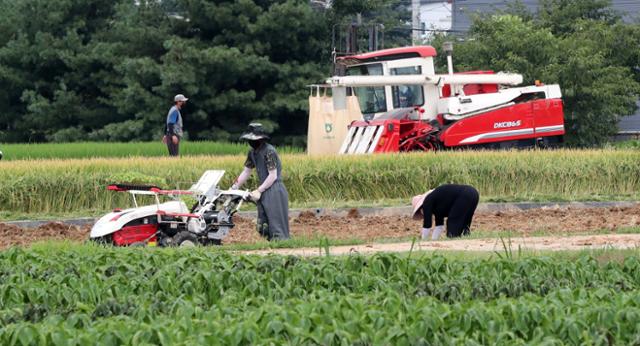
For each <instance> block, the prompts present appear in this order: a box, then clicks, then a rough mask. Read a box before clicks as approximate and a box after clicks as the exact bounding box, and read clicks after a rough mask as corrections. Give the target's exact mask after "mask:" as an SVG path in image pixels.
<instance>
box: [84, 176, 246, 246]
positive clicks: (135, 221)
mask: <svg viewBox="0 0 640 346" xmlns="http://www.w3.org/2000/svg"><path fill="white" fill-rule="evenodd" d="M223 175H224V171H222V170H211V171H206V172H205V173H204V174H203V175H202V177H201V178H200V180H198V182H197V183H195V184H194V185H193V186H191V188H190V189H189V190H164V189H161V188H159V187H156V186H140V185H125V184H113V185H109V186H108V187H107V189H109V190H111V191H115V192H125V193H129V194H131V197H132V199H133V204H134V207H133V208H129V209H122V210H121V209H115V210H114V211H113V212H111V213H108V214H107V215H105V216H103V217H101V218H100V219H99V220H98V222H96V223H95V225H94V226H93V228H92V229H91V234H90V238H91V239H92V240H94V241H97V242H99V243H103V244H112V245H116V246H131V245H159V246H194V245H220V244H221V243H222V240H223V239H224V238H225V237H226V236H227V235H228V234H229V231H230V230H231V229H232V228H233V227H234V223H233V215H234V214H235V213H236V212H237V211H238V210H239V209H240V207H241V206H242V203H243V202H244V201H248V200H250V199H249V192H248V191H242V190H220V189H218V183H219V181H220V179H221V178H222V176H223ZM143 195H144V196H151V197H152V198H153V199H154V201H155V203H153V204H151V205H145V206H139V205H138V199H137V198H136V196H143ZM182 195H190V196H193V197H194V198H195V200H196V202H195V204H194V205H193V206H192V207H191V208H188V207H187V205H186V204H185V202H183V201H182V200H181V199H180V198H179V197H180V196H182ZM161 198H162V199H166V198H169V199H170V200H169V201H166V202H160V200H161Z"/></svg>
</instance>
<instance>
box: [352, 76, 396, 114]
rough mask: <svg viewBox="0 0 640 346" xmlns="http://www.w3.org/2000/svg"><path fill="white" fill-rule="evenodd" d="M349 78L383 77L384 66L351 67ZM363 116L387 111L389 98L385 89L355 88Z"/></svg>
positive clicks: (381, 87)
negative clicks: (385, 93)
mask: <svg viewBox="0 0 640 346" xmlns="http://www.w3.org/2000/svg"><path fill="white" fill-rule="evenodd" d="M347 76H382V64H369V65H359V66H351V67H349V68H348V69H347ZM353 90H354V92H355V94H356V97H357V98H358V103H359V104H360V111H361V112H362V114H373V113H380V112H386V111H387V98H386V97H385V95H384V87H383V86H379V87H357V88H353Z"/></svg>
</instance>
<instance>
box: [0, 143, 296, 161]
mask: <svg viewBox="0 0 640 346" xmlns="http://www.w3.org/2000/svg"><path fill="white" fill-rule="evenodd" d="M247 148H248V146H247V145H246V143H226V142H212V141H188V140H185V141H183V142H182V143H180V153H181V154H182V155H184V156H196V155H214V156H215V155H239V154H242V153H246V152H247ZM0 151H2V152H3V154H4V157H3V160H9V161H13V160H35V159H83V158H96V157H136V156H140V157H151V156H154V157H156V156H167V147H166V146H165V145H164V144H163V143H162V142H160V141H157V142H129V143H111V142H78V143H33V144H2V143H0ZM281 151H282V152H286V153H299V152H302V151H303V150H302V149H301V148H294V147H284V148H281Z"/></svg>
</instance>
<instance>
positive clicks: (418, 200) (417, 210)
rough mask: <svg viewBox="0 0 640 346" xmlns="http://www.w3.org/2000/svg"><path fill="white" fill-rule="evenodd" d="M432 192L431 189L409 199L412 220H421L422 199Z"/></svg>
mask: <svg viewBox="0 0 640 346" xmlns="http://www.w3.org/2000/svg"><path fill="white" fill-rule="evenodd" d="M432 191H433V189H431V190H429V191H427V192H426V193H423V194H422V195H417V196H413V198H412V199H411V205H412V206H413V214H412V215H413V216H412V217H413V219H414V220H419V219H420V218H422V203H424V199H425V198H427V196H428V195H429V194H430V193H431V192H432Z"/></svg>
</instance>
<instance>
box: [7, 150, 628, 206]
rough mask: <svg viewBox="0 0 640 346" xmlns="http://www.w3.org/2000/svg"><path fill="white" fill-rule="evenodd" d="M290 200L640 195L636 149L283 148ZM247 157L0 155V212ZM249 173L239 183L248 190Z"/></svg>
mask: <svg viewBox="0 0 640 346" xmlns="http://www.w3.org/2000/svg"><path fill="white" fill-rule="evenodd" d="M281 158H282V161H283V179H284V183H285V185H286V186H287V189H288V191H289V196H290V201H291V203H292V204H293V205H296V204H297V205H300V204H305V205H315V206H323V205H326V204H328V203H333V202H335V201H355V202H356V203H369V202H372V201H379V200H385V199H394V200H396V201H397V200H402V201H404V200H406V201H407V202H406V203H407V204H408V199H409V197H411V196H413V195H415V194H418V193H422V192H424V191H426V190H428V189H430V188H433V187H435V186H437V185H440V184H443V183H460V184H470V185H473V186H475V187H476V188H477V189H478V190H479V191H480V194H481V198H482V199H483V200H485V201H505V200H507V201H531V200H547V201H577V200H582V201H584V200H602V199H607V200H610V199H619V200H620V199H622V200H624V199H627V200H633V199H638V197H639V191H640V151H637V150H631V149H626V150H613V149H611V150H557V151H499V152H493V151H483V152H478V151H476V152H468V151H467V152H449V151H447V152H437V153H415V154H389V155H374V156H357V157H356V156H308V155H305V154H282V155H281ZM244 160H245V155H244V154H242V155H227V156H211V155H206V156H205V155H203V156H186V157H180V158H168V157H144V158H142V157H129V158H94V159H54V160H42V159H39V160H20V161H2V162H0V211H5V212H16V213H34V214H42V213H57V212H79V211H82V210H93V211H96V210H98V211H99V210H108V209H112V208H114V207H118V206H122V205H123V204H124V205H128V201H129V197H128V196H126V194H118V193H113V192H108V191H107V190H106V188H105V187H106V185H107V184H110V183H116V182H132V183H150V184H157V185H161V186H163V187H167V188H182V189H186V188H188V187H189V186H190V185H191V184H192V183H193V182H195V181H197V179H198V178H199V177H200V175H201V174H202V173H203V172H204V171H205V170H209V169H222V170H225V171H226V172H227V174H226V175H225V177H224V179H223V181H222V183H221V187H222V188H227V187H228V186H230V185H231V182H232V181H233V180H234V179H235V177H236V176H237V174H239V172H240V171H241V170H242V166H243V163H244ZM256 186H257V182H256V181H255V178H253V180H250V181H249V182H248V183H247V184H246V185H245V188H248V189H250V188H255V187H256Z"/></svg>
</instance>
